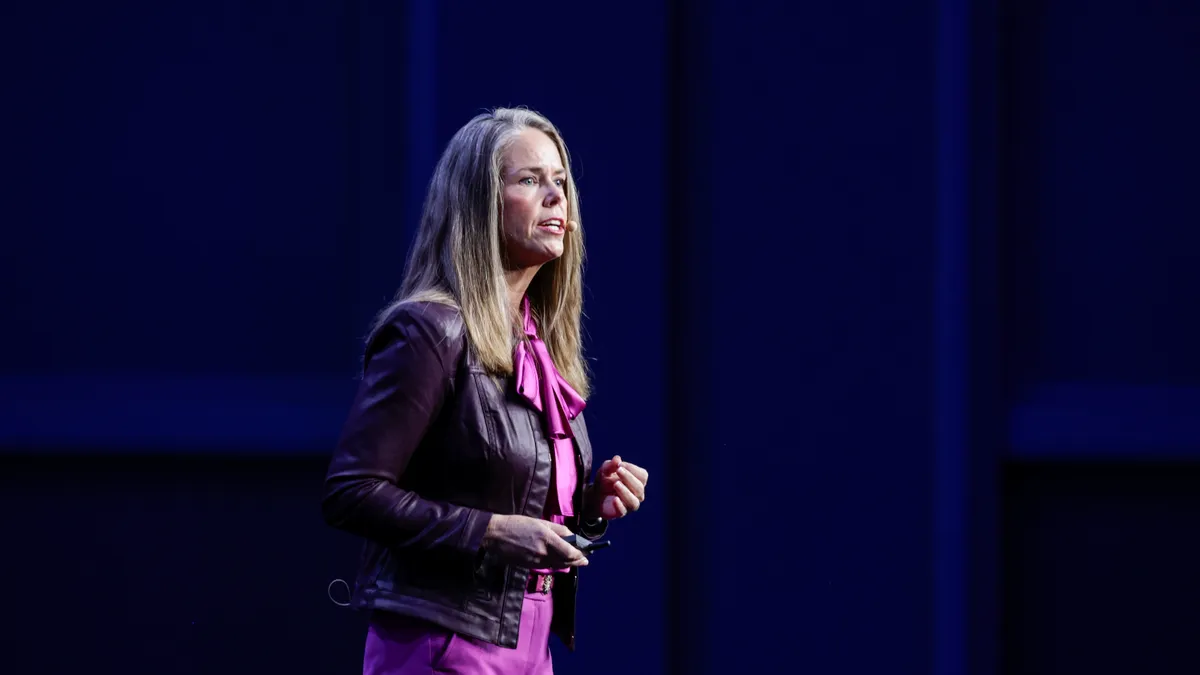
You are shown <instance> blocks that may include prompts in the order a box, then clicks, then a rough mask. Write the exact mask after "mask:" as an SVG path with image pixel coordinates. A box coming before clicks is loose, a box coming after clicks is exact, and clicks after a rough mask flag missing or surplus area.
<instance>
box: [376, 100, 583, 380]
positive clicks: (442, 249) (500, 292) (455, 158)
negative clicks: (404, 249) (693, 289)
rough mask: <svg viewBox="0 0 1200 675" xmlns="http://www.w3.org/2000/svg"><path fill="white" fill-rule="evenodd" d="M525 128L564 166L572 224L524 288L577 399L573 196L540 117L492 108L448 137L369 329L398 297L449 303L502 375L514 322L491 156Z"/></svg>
mask: <svg viewBox="0 0 1200 675" xmlns="http://www.w3.org/2000/svg"><path fill="white" fill-rule="evenodd" d="M525 129H537V130H539V131H541V132H542V133H544V134H546V135H547V136H549V137H550V140H552V141H554V145H555V146H557V147H558V154H559V156H560V159H561V160H562V163H563V166H564V167H565V168H566V170H567V175H566V184H565V188H564V189H565V192H566V197H567V208H568V211H567V219H568V220H574V221H575V222H576V223H577V224H578V227H577V228H576V229H575V230H574V231H570V232H566V233H565V235H564V237H565V241H564V246H563V254H562V256H561V257H559V258H557V259H555V260H552V261H550V262H548V263H546V264H545V265H543V266H542V268H541V269H540V270H539V271H538V273H537V275H536V276H535V277H534V279H533V281H532V282H530V284H529V289H528V290H527V293H526V294H527V295H528V297H529V302H530V307H531V310H532V312H533V315H534V316H535V317H536V319H537V321H538V334H539V336H540V337H541V338H542V340H543V341H544V342H545V343H546V346H547V347H548V348H549V350H550V355H551V357H552V358H553V359H554V365H555V366H556V367H557V368H558V370H559V372H560V373H562V375H563V377H564V378H566V380H567V381H568V382H569V383H570V384H571V386H572V387H573V388H574V389H575V390H576V391H578V392H579V394H580V395H582V396H584V397H586V396H587V395H588V393H589V391H590V385H589V381H588V369H587V365H586V361H585V360H584V357H583V340H582V335H581V327H580V317H581V315H582V313H583V262H584V249H583V220H582V219H581V218H580V215H579V193H578V191H577V189H576V187H575V179H574V177H573V175H572V173H571V161H570V155H569V153H568V152H567V146H566V143H564V142H563V139H562V134H560V133H559V131H558V129H557V128H556V127H555V126H554V125H553V124H551V123H550V120H548V119H546V118H545V117H543V116H542V115H539V114H538V113H536V112H533V111H531V110H528V109H525V108H497V109H496V110H494V111H492V112H490V113H484V114H481V115H478V116H476V117H475V118H474V119H472V120H471V121H470V122H467V123H466V124H465V125H463V127H462V128H461V129H459V130H458V132H457V133H455V134H454V137H453V138H451V139H450V143H449V144H448V145H447V146H446V150H445V152H443V153H442V157H441V159H440V160H438V163H437V168H436V169H434V172H433V179H432V180H431V181H430V184H429V193H428V195H427V196H426V198H425V206H424V209H423V212H422V214H421V223H420V227H419V229H418V231H417V236H416V239H415V240H414V242H413V246H412V249H411V250H410V251H409V254H408V261H407V263H406V266H405V272H404V281H403V283H402V284H401V286H400V290H399V292H398V293H397V294H396V299H395V301H394V302H393V303H392V304H391V305H389V306H388V307H387V308H385V309H384V310H383V311H382V312H380V314H379V316H378V318H377V322H376V325H375V330H378V328H379V327H380V326H381V325H382V324H383V323H384V322H386V321H387V319H388V317H389V316H391V315H392V314H393V312H394V311H395V310H396V309H397V307H398V306H399V305H402V304H404V303H408V302H440V303H444V304H448V305H452V306H455V307H457V308H458V309H459V311H460V312H461V313H462V318H463V322H464V324H465V325H466V329H467V334H468V336H469V338H470V342H471V346H472V348H474V350H475V352H476V354H477V355H478V357H479V361H480V363H481V364H482V365H483V367H484V368H486V369H487V370H488V372H490V373H492V374H494V375H511V374H512V372H513V363H512V351H513V346H514V344H515V342H514V340H515V339H518V336H519V335H520V333H519V332H518V330H519V326H520V325H521V324H520V317H516V316H511V312H510V311H509V309H508V299H507V298H508V287H507V285H506V283H505V280H504V264H503V257H504V251H503V241H502V235H501V231H500V230H501V223H503V219H504V213H503V208H504V202H503V198H502V193H501V191H502V174H501V172H502V170H503V167H502V166H501V160H500V158H501V154H502V153H503V151H504V149H505V147H506V146H507V144H508V143H510V142H511V141H512V139H513V138H514V137H515V136H516V135H517V134H519V133H520V132H521V131H523V130H525ZM372 332H374V331H372Z"/></svg>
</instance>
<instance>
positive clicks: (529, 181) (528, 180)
mask: <svg viewBox="0 0 1200 675" xmlns="http://www.w3.org/2000/svg"><path fill="white" fill-rule="evenodd" d="M517 182H518V183H520V184H521V185H533V176H526V177H524V178H522V179H521V180H519V181H517Z"/></svg>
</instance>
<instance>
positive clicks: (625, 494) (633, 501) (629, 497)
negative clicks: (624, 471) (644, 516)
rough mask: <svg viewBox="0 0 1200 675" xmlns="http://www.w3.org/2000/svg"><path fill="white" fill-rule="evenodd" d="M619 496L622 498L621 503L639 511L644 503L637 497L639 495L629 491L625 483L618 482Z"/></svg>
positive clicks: (631, 509)
mask: <svg viewBox="0 0 1200 675" xmlns="http://www.w3.org/2000/svg"><path fill="white" fill-rule="evenodd" d="M617 496H618V497H620V498H621V503H622V504H624V505H625V508H627V509H629V510H630V511H637V510H638V507H639V506H641V505H642V500H640V499H638V498H637V495H635V494H633V493H632V492H630V491H629V488H627V487H625V484H624V483H617Z"/></svg>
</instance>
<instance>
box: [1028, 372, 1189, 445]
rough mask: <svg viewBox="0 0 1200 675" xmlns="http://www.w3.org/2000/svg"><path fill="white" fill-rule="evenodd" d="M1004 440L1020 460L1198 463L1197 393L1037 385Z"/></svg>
mask: <svg viewBox="0 0 1200 675" xmlns="http://www.w3.org/2000/svg"><path fill="white" fill-rule="evenodd" d="M1010 434H1011V435H1010V441H1009V442H1010V445H1011V448H1012V450H1011V452H1012V454H1013V455H1014V456H1016V457H1020V458H1038V459H1053V458H1061V459H1130V460H1145V459H1192V460H1200V388H1195V387H1190V388H1189V387H1167V386H1162V387H1150V386H1143V387H1137V386H1118V385H1109V386H1102V385H1084V384H1050V385H1042V386H1040V387H1037V388H1035V389H1034V390H1033V391H1032V392H1030V394H1029V395H1028V396H1026V397H1025V398H1024V399H1023V400H1022V401H1020V403H1018V404H1017V406H1015V408H1014V410H1013V414H1012V423H1011V432H1010Z"/></svg>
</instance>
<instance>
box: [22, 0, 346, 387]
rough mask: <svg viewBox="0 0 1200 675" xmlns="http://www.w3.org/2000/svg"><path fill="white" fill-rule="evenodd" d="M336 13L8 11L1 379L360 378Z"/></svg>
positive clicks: (306, 6)
mask: <svg viewBox="0 0 1200 675" xmlns="http://www.w3.org/2000/svg"><path fill="white" fill-rule="evenodd" d="M343 12H344V7H343V5H342V3H328V2H315V1H309V2H302V3H289V4H287V5H286V6H285V5H283V4H280V3H271V4H269V5H259V4H247V3H244V2H210V3H153V2H150V3H137V4H136V5H129V4H126V3H81V2H73V3H69V8H67V9H64V8H62V7H58V6H56V4H55V3H18V4H17V5H14V6H12V7H6V10H5V19H4V21H2V22H0V23H3V24H4V25H5V27H6V28H9V27H11V29H10V30H6V33H7V34H8V35H7V38H6V39H5V48H6V50H9V51H10V52H11V56H10V57H8V58H6V59H5V61H6V63H7V64H17V63H19V64H25V65H29V66H31V67H17V68H13V69H12V70H10V71H6V72H9V73H11V75H12V77H11V79H7V78H6V80H5V81H6V85H5V86H6V91H7V95H6V103H5V106H4V111H3V114H4V116H5V118H4V126H5V130H6V131H8V132H10V134H11V135H10V136H8V137H7V138H6V141H5V145H4V151H3V154H4V155H5V157H4V161H3V163H2V165H3V167H4V174H3V175H2V177H0V178H2V180H3V181H4V183H5V185H6V190H5V194H6V197H5V204H4V214H3V217H4V232H5V241H4V244H3V245H2V246H0V287H3V288H4V289H5V290H4V293H3V296H2V297H3V300H4V303H5V304H4V308H3V309H4V331H3V336H2V337H0V341H2V342H0V347H2V348H0V373H26V374H34V373H45V372H58V373H63V372H78V371H89V372H97V371H99V372H124V371H136V372H140V373H163V372H172V373H188V374H204V373H210V372H234V373H258V374H283V373H292V372H297V371H300V372H313V373H322V374H329V373H335V374H336V373H347V374H350V373H353V371H354V368H355V359H356V356H357V355H356V353H355V344H354V342H353V338H354V337H356V335H353V334H349V333H348V330H349V329H351V316H352V315H351V311H350V308H351V307H352V301H353V297H354V295H353V294H354V290H355V286H354V282H353V277H352V276H351V275H350V274H348V273H347V270H349V269H353V266H354V263H355V254H356V251H355V250H353V249H352V248H350V247H349V246H348V243H349V241H350V240H347V238H346V235H347V233H348V228H350V227H352V226H353V223H350V222H348V218H347V208H346V207H347V201H348V181H347V154H346V153H347V143H346V129H347V126H348V124H349V121H350V120H349V108H348V107H347V105H346V101H347V76H346V62H345V59H344V50H345V39H346V35H347V26H346V21H345V17H344V14H343ZM355 328H356V329H357V327H355Z"/></svg>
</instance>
